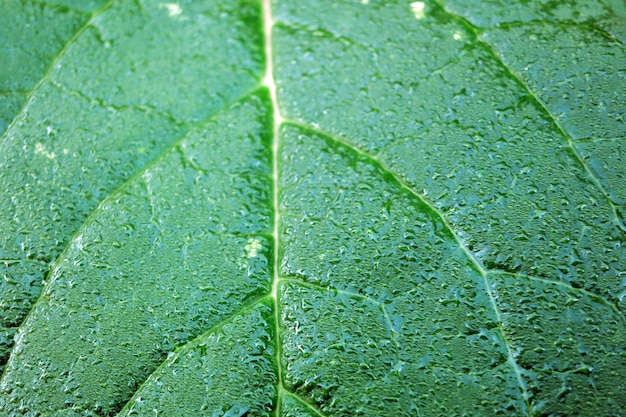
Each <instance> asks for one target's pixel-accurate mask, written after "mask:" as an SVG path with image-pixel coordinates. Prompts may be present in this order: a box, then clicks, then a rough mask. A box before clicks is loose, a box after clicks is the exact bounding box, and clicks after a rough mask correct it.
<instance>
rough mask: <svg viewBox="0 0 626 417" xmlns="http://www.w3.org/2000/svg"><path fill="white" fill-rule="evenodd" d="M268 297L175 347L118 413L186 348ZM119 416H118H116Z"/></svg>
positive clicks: (245, 306) (132, 401)
mask: <svg viewBox="0 0 626 417" xmlns="http://www.w3.org/2000/svg"><path fill="white" fill-rule="evenodd" d="M268 297H270V296H269V295H264V296H262V297H260V298H256V299H254V300H252V301H250V302H249V303H247V304H245V305H244V306H243V307H241V308H240V309H239V310H238V311H236V312H234V313H232V314H230V315H229V316H228V317H225V318H224V319H222V320H221V321H219V322H217V323H215V324H214V325H213V326H211V327H210V328H209V329H208V330H206V331H205V332H204V333H201V334H200V335H198V336H196V337H195V338H193V339H191V340H189V341H188V342H186V343H185V344H183V345H180V346H177V347H176V348H175V349H174V350H173V351H172V352H170V353H169V355H168V356H167V358H165V360H164V361H163V362H161V363H160V364H159V365H158V366H157V367H156V368H155V369H154V371H152V372H151V373H150V375H148V377H147V378H146V380H145V381H144V382H143V383H142V384H141V385H139V387H138V388H137V389H136V390H135V394H134V395H133V396H132V398H130V399H129V400H128V401H127V403H126V405H125V406H124V407H123V408H122V410H121V411H120V413H122V412H123V411H124V410H127V409H130V408H132V407H131V406H130V405H131V404H133V403H134V402H135V399H136V398H137V395H139V394H140V392H141V390H142V389H144V388H146V387H148V385H149V384H150V383H152V382H156V378H157V376H158V374H159V373H160V372H161V371H162V370H163V369H165V368H166V367H167V366H169V365H171V364H173V363H174V362H175V361H176V360H177V359H178V358H179V357H180V355H181V353H184V352H185V350H186V349H187V348H192V347H194V345H195V344H197V343H199V342H200V341H201V340H202V339H204V338H206V337H207V336H209V335H211V334H212V333H214V332H215V331H217V330H219V329H221V328H223V327H224V326H226V325H227V324H229V323H231V322H232V321H233V320H235V319H236V318H237V317H240V316H243V315H244V314H245V313H248V312H250V311H251V310H252V309H254V308H255V307H256V306H257V305H259V304H261V303H262V302H263V301H265V300H266V299H267V298H268ZM118 415H119V414H118Z"/></svg>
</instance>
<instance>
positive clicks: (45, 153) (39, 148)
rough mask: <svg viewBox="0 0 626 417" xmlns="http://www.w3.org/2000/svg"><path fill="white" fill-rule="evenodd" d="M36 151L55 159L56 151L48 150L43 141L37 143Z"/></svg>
mask: <svg viewBox="0 0 626 417" xmlns="http://www.w3.org/2000/svg"><path fill="white" fill-rule="evenodd" d="M35 153H36V154H39V155H44V156H45V157H46V158H48V159H54V158H55V157H56V154H55V153H54V152H48V151H47V150H46V148H44V146H43V143H36V144H35Z"/></svg>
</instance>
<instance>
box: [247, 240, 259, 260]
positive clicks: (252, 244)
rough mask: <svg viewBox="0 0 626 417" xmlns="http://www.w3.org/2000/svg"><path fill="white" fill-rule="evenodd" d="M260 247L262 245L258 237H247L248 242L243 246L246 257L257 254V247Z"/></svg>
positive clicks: (252, 256)
mask: <svg viewBox="0 0 626 417" xmlns="http://www.w3.org/2000/svg"><path fill="white" fill-rule="evenodd" d="M262 247H263V246H262V245H261V242H259V240H258V239H255V238H250V239H248V244H247V245H246V246H245V247H244V249H245V250H246V254H247V255H248V258H254V257H256V256H257V254H258V251H259V249H261V248H262Z"/></svg>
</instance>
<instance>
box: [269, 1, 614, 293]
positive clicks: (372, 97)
mask: <svg viewBox="0 0 626 417" xmlns="http://www.w3.org/2000/svg"><path fill="white" fill-rule="evenodd" d="M319 3H323V5H324V7H328V8H329V9H332V10H333V13H331V14H330V15H329V16H324V17H321V16H318V15H316V14H314V13H308V9H307V8H305V7H297V5H296V4H293V3H292V2H279V5H278V6H277V19H278V25H277V28H276V30H275V43H276V50H277V65H276V74H277V80H278V86H279V97H280V103H281V105H282V106H283V107H284V113H285V114H286V117H288V118H289V119H291V120H296V121H298V122H299V123H303V124H306V125H308V126H317V127H319V129H321V130H323V131H326V132H329V133H330V134H332V135H334V136H336V137H338V138H340V139H342V140H344V141H346V142H348V143H349V144H350V145H351V146H354V147H356V148H358V149H359V150H360V151H362V152H364V153H367V154H369V155H372V156H375V157H376V159H377V160H378V161H380V162H381V163H382V164H383V165H385V166H386V167H387V168H388V169H389V171H391V172H392V173H394V175H396V176H397V177H399V178H401V179H403V180H404V181H405V182H406V183H407V184H408V185H409V186H410V187H411V188H412V189H413V190H415V192H417V193H419V194H421V195H423V196H424V198H425V199H427V200H428V201H431V202H433V205H434V206H436V207H437V208H438V209H439V210H440V211H441V213H442V215H443V216H444V217H445V218H446V219H447V220H448V222H449V223H450V224H451V226H452V227H453V228H454V229H455V230H458V233H459V235H460V236H461V238H462V239H463V240H464V241H466V242H467V245H468V248H469V249H470V250H471V251H472V252H473V253H475V254H476V256H477V257H478V259H479V260H481V261H482V262H483V263H484V265H485V266H486V267H488V268H490V269H496V270H503V271H508V272H523V273H526V274H530V275H539V276H542V277H546V278H549V279H553V280H560V281H564V282H566V283H568V284H570V285H572V286H576V287H584V288H586V289H588V290H590V291H593V292H595V293H597V294H600V295H602V296H604V297H606V298H607V299H609V300H610V301H611V302H620V300H622V299H623V298H622V294H623V291H624V287H623V283H622V282H621V280H620V279H617V278H616V277H617V276H618V275H619V274H620V273H622V271H624V270H625V269H626V253H625V252H624V251H623V250H617V249H618V248H620V247H623V245H624V232H623V227H624V226H623V222H622V221H621V219H619V216H618V215H617V213H616V209H615V207H614V203H613V202H612V201H611V199H610V197H609V195H610V193H609V191H608V190H606V189H604V188H603V187H601V186H600V185H599V184H601V181H606V179H605V178H599V179H598V178H597V177H594V176H593V173H592V172H591V170H590V169H589V167H588V166H587V165H586V164H585V162H584V160H583V158H581V157H580V156H579V154H578V152H579V151H578V149H577V148H576V147H575V145H574V143H573V141H572V138H571V137H570V136H568V133H566V132H568V129H570V128H571V129H572V130H575V129H576V125H575V123H579V122H575V121H574V119H575V118H577V117H578V116H572V117H573V118H574V119H572V120H569V119H567V118H568V117H569V116H567V117H566V116H563V117H561V119H563V123H564V128H565V131H563V129H562V128H561V126H560V125H559V124H558V123H557V121H558V120H560V119H559V113H557V112H558V111H561V110H562V106H561V107H559V105H557V104H553V101H554V100H557V96H558V94H559V93H558V91H560V90H559V88H564V87H555V88H552V87H551V86H550V88H547V87H546V89H545V91H544V90H542V94H537V93H535V90H538V89H540V87H541V86H545V85H547V84H548V82H549V79H550V76H548V75H546V74H553V73H554V71H555V68H561V67H563V66H564V65H565V61H566V58H565V57H563V58H558V59H556V60H553V61H549V60H548V58H547V57H546V58H544V59H543V60H542V61H541V62H543V63H544V64H542V65H543V66H544V67H545V68H544V69H541V68H535V67H532V68H533V71H534V73H537V74H538V75H537V76H538V77H547V78H545V79H544V78H541V79H538V80H534V78H532V77H531V76H529V80H530V81H528V84H526V83H525V81H524V80H525V78H521V79H520V78H519V77H518V76H516V73H515V65H514V64H513V63H511V64H508V62H509V61H511V62H514V61H515V56H516V55H515V54H507V55H506V56H507V57H509V56H510V58H509V59H508V60H506V61H505V60H503V59H502V58H501V57H500V56H499V55H498V54H497V53H496V52H494V48H495V47H494V46H493V45H491V44H490V43H489V40H490V39H491V38H484V37H483V36H482V35H481V34H480V31H479V30H478V29H477V28H474V27H473V26H471V25H469V24H468V23H467V22H466V21H465V20H464V19H463V18H462V16H457V15H454V14H452V13H451V12H449V11H447V10H446V9H444V8H442V7H441V6H439V5H437V4H436V3H434V4H431V3H425V4H424V5H422V7H423V9H420V10H421V11H420V12H419V13H418V12H415V13H412V12H411V9H410V7H409V5H408V4H405V3H401V2H400V3H397V4H396V3H385V4H383V3H380V2H371V3H368V4H361V3H359V2H319ZM331 3H332V4H331ZM369 8H371V10H370V9H369ZM365 10H370V11H369V13H371V14H370V15H371V16H375V18H373V19H372V20H371V21H367V20H365V19H363V21H359V22H360V23H359V24H350V25H346V24H345V23H344V24H342V23H341V22H340V20H341V19H344V20H346V21H349V20H350V18H348V16H352V15H353V14H354V15H356V16H360V15H361V14H363V13H368V12H366V11H365ZM481 13H482V14H485V13H487V12H486V11H485V10H483V11H481ZM368 16H369V15H368ZM379 19H382V20H383V21H384V20H389V21H393V22H394V24H393V25H390V24H384V23H383V22H381V20H379ZM520 30H521V29H520ZM554 31H557V32H558V30H557V29H554ZM555 36H556V34H555ZM586 36H589V35H588V33H587V32H586V31H584V30H583V31H581V32H577V31H574V30H573V31H570V32H568V33H567V34H561V33H560V32H558V36H556V38H557V39H556V41H555V42H557V43H561V44H564V43H567V42H569V45H570V46H571V45H575V44H579V43H580V39H584V38H585V37H586ZM507 39H508V38H507ZM381 40H387V42H382V41H381ZM499 42H500V43H504V42H505V41H503V40H499ZM508 42H509V43H511V44H512V42H513V41H512V40H510V39H509V40H508ZM515 42H518V43H516V45H517V47H516V50H517V51H519V50H520V48H521V42H522V41H521V40H517V41H515ZM600 43H602V42H600ZM605 43H606V42H604V43H602V45H604V44H605ZM614 43H615V42H613V43H611V45H609V46H606V48H605V49H603V48H595V49H597V50H596V51H595V52H591V51H590V52H586V53H582V52H580V53H577V54H576V56H577V57H579V58H580V60H586V59H589V60H590V61H589V63H586V64H585V65H591V66H594V68H595V70H594V71H595V72H594V74H595V73H597V72H598V71H599V70H598V68H602V73H607V76H606V77H604V78H603V81H602V82H601V83H598V87H597V91H596V87H595V83H593V82H592V81H589V84H588V85H584V86H581V85H579V84H580V83H582V82H583V81H584V80H585V79H584V74H582V75H580V74H577V77H574V78H573V79H572V80H571V82H572V83H573V84H574V85H575V87H572V89H573V90H576V89H582V88H583V87H584V89H585V91H586V90H587V89H589V90H590V91H591V90H593V91H594V92H593V93H589V94H591V96H593V97H596V96H597V95H599V96H602V102H603V103H605V104H606V108H607V109H608V110H609V111H608V112H606V113H603V116H602V117H598V118H595V117H593V116H592V119H594V120H595V119H597V123H598V125H597V126H596V127H598V126H602V127H598V128H597V129H596V127H593V123H588V124H586V125H588V126H590V128H593V129H595V130H594V132H595V131H598V132H600V131H602V132H605V131H606V130H607V129H609V130H614V129H618V128H619V131H621V132H623V126H624V125H623V120H624V118H623V117H621V116H620V115H619V113H620V111H621V114H622V115H623V109H622V108H623V106H619V105H618V103H619V102H618V101H616V100H617V97H621V95H620V94H619V91H621V90H623V86H624V82H623V81H620V80H623V79H622V78H620V76H619V75H616V74H614V71H613V72H612V71H611V70H610V68H611V65H613V63H614V62H615V61H613V60H612V59H614V56H615V53H619V56H622V55H623V52H621V49H619V48H617V46H615V45H614ZM537 44H538V46H534V47H533V48H535V49H534V50H533V49H532V48H526V49H530V50H529V56H533V54H535V55H538V56H541V54H545V55H547V56H550V53H549V52H548V51H547V50H546V49H542V46H541V43H540V42H537ZM546 48H547V47H546ZM562 48H564V46H562ZM607 48H608V49H607ZM526 49H524V50H526ZM593 49H594V48H591V50H593ZM609 49H610V51H613V52H609ZM618 49H619V50H618ZM585 50H586V48H585ZM533 51H534V52H533ZM568 51H569V49H568ZM616 51H617V52H616ZM519 54H520V55H524V54H523V52H519ZM592 55H593V56H596V55H597V56H598V57H599V58H601V59H598V60H594V59H593V58H591V56H592ZM524 56H525V55H524ZM596 61H597V62H596ZM545 62H548V63H547V64H545ZM550 62H552V63H550ZM568 62H569V61H568ZM320 63H324V64H320ZM508 65H511V67H509V66H508ZM568 65H569V64H568ZM535 66H536V67H540V65H539V64H537V65H535ZM576 68H578V67H577V66H576ZM542 71H543V72H542ZM569 71H576V69H571V70H569ZM589 71H592V70H591V69H590V70H589ZM529 72H530V70H529ZM534 73H533V74H534ZM544 73H545V74H544ZM338 74H340V75H339V76H338ZM559 76H560V73H559ZM590 76H591V77H592V78H593V77H595V75H593V76H592V75H590ZM533 77H534V75H533ZM531 78H532V79H531ZM531 81H532V82H531ZM585 82H587V81H585ZM616 85H618V86H619V88H617V90H618V92H617V93H616V92H615V91H616ZM303 90H305V91H322V92H323V93H322V94H318V95H316V96H315V97H314V98H311V99H309V98H308V97H306V96H305V97H303V96H302V95H301V94H300V93H299V92H300V91H303ZM544 93H545V94H544ZM574 95H576V94H574ZM622 95H623V94H622ZM591 96H590V97H591ZM558 97H560V96H558ZM544 100H545V101H546V103H549V105H547V104H546V105H544V104H543V101H544ZM591 101H593V100H591ZM546 106H547V107H546ZM568 106H570V107H572V111H573V112H577V111H578V110H576V109H577V108H578V109H579V110H580V109H582V105H580V104H579V103H577V102H573V101H572V102H569V104H568ZM590 108H591V107H590V106H589V105H586V107H585V110H584V112H586V113H585V116H584V118H585V119H588V118H589V115H590V114H591V113H589V111H592V112H596V111H597V112H601V113H602V112H604V110H602V108H600V107H598V109H597V110H589V109H590ZM559 109H561V110H559ZM580 111H583V110H580ZM551 112H554V114H553V113H551ZM579 114H582V113H579ZM593 114H595V113H593ZM578 119H580V117H578ZM620 120H621V121H620ZM580 123H584V122H582V121H580ZM598 129H600V130H598ZM579 130H580V129H579ZM585 134H586V133H581V134H580V135H583V136H584V135H585ZM619 135H620V133H618V136H619Z"/></svg>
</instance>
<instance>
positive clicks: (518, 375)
mask: <svg viewBox="0 0 626 417" xmlns="http://www.w3.org/2000/svg"><path fill="white" fill-rule="evenodd" d="M285 123H287V124H290V125H292V126H295V127H297V128H299V129H301V130H305V131H310V132H312V133H314V134H317V135H318V136H322V137H324V138H327V139H329V140H330V141H332V142H335V143H337V144H339V145H340V146H342V147H345V148H348V149H350V150H352V151H353V152H355V153H357V154H358V155H360V156H362V157H364V158H365V159H367V160H369V161H370V163H372V165H374V166H376V167H378V168H380V169H381V170H383V171H384V172H385V173H386V174H388V175H389V176H390V177H391V178H392V179H393V180H394V181H395V182H396V183H397V184H398V185H399V186H400V188H402V189H404V190H406V191H408V192H409V193H410V194H411V195H412V196H413V197H414V198H416V199H417V200H419V201H420V202H421V203H422V204H424V205H425V206H427V207H428V208H429V209H430V210H431V211H432V212H433V214H434V215H435V216H436V217H437V218H439V220H440V221H441V222H442V223H443V225H444V226H445V228H446V229H447V230H448V232H449V233H450V234H451V235H452V237H453V238H454V240H455V241H456V242H457V244H458V246H459V247H460V248H461V250H462V251H463V252H464V253H465V255H466V257H467V259H468V260H469V261H470V263H471V264H472V265H473V267H474V268H475V269H476V270H477V271H478V272H479V273H480V275H481V276H482V279H483V285H484V287H485V291H486V292H487V295H488V297H489V301H490V304H491V308H492V309H493V311H494V313H495V316H496V321H497V327H498V330H499V332H500V334H501V337H502V340H503V343H504V346H505V348H506V351H507V356H508V363H509V365H510V366H511V368H512V370H513V373H514V375H515V378H516V380H517V383H518V385H519V387H520V389H521V392H522V397H523V399H524V403H525V404H526V407H527V409H528V410H529V411H528V412H529V415H530V403H529V398H530V395H529V393H528V391H527V389H526V384H525V382H524V380H523V378H522V370H521V367H520V366H519V365H518V363H517V362H516V360H515V355H514V353H513V349H512V347H511V344H510V343H509V342H508V340H507V337H506V334H505V333H504V329H503V327H502V318H501V313H500V309H499V307H498V305H497V302H496V297H495V295H494V294H493V291H492V285H491V282H490V281H489V277H488V271H487V268H486V267H485V266H484V265H483V263H482V262H481V261H480V259H478V257H477V256H476V255H475V254H474V253H473V252H472V251H471V250H469V249H468V247H467V245H466V244H465V242H464V241H463V239H461V237H460V236H459V235H458V234H457V232H456V231H455V229H454V228H453V227H452V225H451V224H450V223H449V222H448V221H447V219H446V217H445V216H444V215H443V213H442V212H441V211H440V210H439V209H437V208H436V207H435V206H434V205H433V203H432V202H430V201H429V200H427V199H426V198H425V197H424V196H423V195H422V194H420V193H418V192H417V191H415V190H414V189H413V187H411V186H410V185H409V184H408V183H407V182H406V181H404V180H403V179H402V178H400V177H399V176H398V175H396V174H395V173H394V172H393V171H392V170H391V169H389V168H388V167H387V166H386V165H385V164H384V163H382V162H381V161H380V160H379V159H377V158H376V157H374V156H372V155H370V154H369V153H367V152H365V151H363V150H361V149H359V148H357V147H355V146H354V145H352V144H351V143H349V142H347V141H345V140H344V139H341V138H339V137H337V136H334V135H331V134H330V133H327V132H324V131H322V130H320V129H319V128H315V127H312V126H309V125H307V124H305V123H302V122H298V121H293V120H285Z"/></svg>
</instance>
